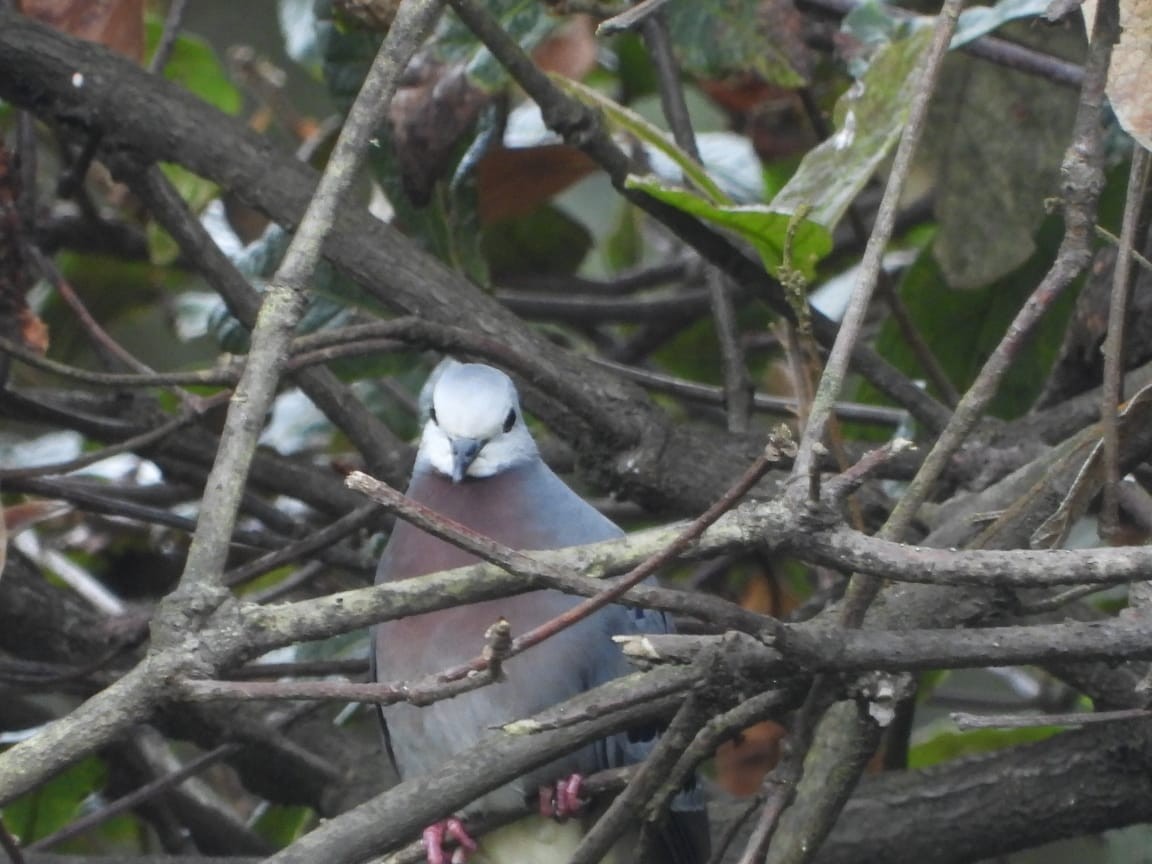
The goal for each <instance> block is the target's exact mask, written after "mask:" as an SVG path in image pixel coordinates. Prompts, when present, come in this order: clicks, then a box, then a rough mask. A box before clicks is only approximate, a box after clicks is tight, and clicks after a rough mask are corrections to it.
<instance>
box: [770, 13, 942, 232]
mask: <svg viewBox="0 0 1152 864" xmlns="http://www.w3.org/2000/svg"><path fill="white" fill-rule="evenodd" d="M931 35H932V34H931V32H930V31H928V30H920V31H916V32H914V33H912V34H910V35H909V36H908V37H907V38H905V39H900V40H898V41H896V42H893V43H892V44H890V45H887V46H885V47H884V48H881V49H880V50H879V51H878V52H877V53H876V55H875V57H874V59H873V60H872V63H871V64H870V65H869V66H868V69H867V71H866V72H865V73H864V75H863V76H862V77H861V78H860V80H859V81H857V82H856V83H855V84H853V85H852V87H851V88H850V89H849V90H848V92H847V93H845V94H844V95H843V96H841V97H840V100H839V101H838V102H837V103H836V110H835V121H836V133H835V134H834V135H832V137H831V138H829V139H828V140H827V141H824V142H823V143H822V144H820V145H819V146H818V147H816V148H815V149H814V150H812V151H811V152H810V153H808V155H807V156H805V157H804V160H803V161H802V162H801V163H800V167H799V169H797V171H796V173H795V174H794V175H793V177H792V179H791V180H789V181H788V183H787V184H786V185H785V186H784V188H783V189H781V190H780V192H779V194H777V195H776V197H775V198H774V199H773V200H772V204H771V207H772V210H774V211H776V212H778V213H787V214H791V213H795V212H797V210H798V208H800V207H802V206H804V205H808V206H810V207H811V208H812V211H811V214H810V217H809V218H810V219H811V220H812V221H814V222H818V223H820V224H821V225H823V226H825V227H826V228H827V229H828V230H831V229H832V228H834V227H835V226H836V224H837V223H838V222H839V221H840V219H841V217H843V215H844V213H845V212H846V211H847V210H848V207H849V205H851V203H852V202H853V201H854V200H855V199H856V196H857V195H858V194H859V193H860V190H861V189H863V188H864V186H865V184H867V182H868V181H869V179H871V177H872V175H873V174H874V173H875V171H876V169H877V168H878V167H879V166H880V164H881V163H882V162H883V161H884V159H885V158H887V156H888V154H889V153H890V152H891V150H892V148H893V147H894V146H895V144H896V142H897V141H898V140H899V138H900V133H901V131H902V130H903V128H904V123H905V122H906V121H907V119H908V108H909V105H910V103H911V100H912V93H913V91H914V89H915V87H916V83H917V82H916V77H915V74H914V73H915V71H916V69H917V67H918V65H919V61H920V57H921V55H922V54H923V53H924V51H925V50H926V49H927V47H928V43H929V40H930V39H931Z"/></svg>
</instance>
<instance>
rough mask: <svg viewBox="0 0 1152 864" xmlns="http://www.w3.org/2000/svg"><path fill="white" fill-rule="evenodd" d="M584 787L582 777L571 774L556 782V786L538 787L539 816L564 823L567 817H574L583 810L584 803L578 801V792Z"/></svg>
mask: <svg viewBox="0 0 1152 864" xmlns="http://www.w3.org/2000/svg"><path fill="white" fill-rule="evenodd" d="M583 786H584V777H583V776H582V775H580V774H572V775H569V776H568V777H564V778H562V779H560V780H557V781H556V786H555V787H554V788H553V787H549V786H541V787H540V815H541V816H543V817H545V818H548V819H556V820H557V821H560V822H562V821H564V820H565V819H567V818H568V817H569V816H575V815H576V814H577V813H579V812H580V811H581V810H583V809H584V804H585V802H584V801H582V800H581V799H580V790H581V788H583Z"/></svg>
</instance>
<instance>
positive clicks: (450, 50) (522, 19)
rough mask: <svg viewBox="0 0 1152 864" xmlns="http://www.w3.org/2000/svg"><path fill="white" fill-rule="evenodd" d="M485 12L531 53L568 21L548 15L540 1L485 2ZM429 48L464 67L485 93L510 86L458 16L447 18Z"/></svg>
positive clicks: (490, 0)
mask: <svg viewBox="0 0 1152 864" xmlns="http://www.w3.org/2000/svg"><path fill="white" fill-rule="evenodd" d="M484 8H485V9H486V10H487V12H488V14H489V15H491V16H492V17H493V18H495V19H496V20H497V21H498V22H499V24H500V27H501V28H502V29H503V30H504V32H505V33H507V34H508V35H509V36H511V37H512V38H513V39H514V40H516V43H517V44H518V45H519V46H520V47H521V48H523V49H524V50H525V51H528V52H530V51H531V50H532V49H533V48H535V47H536V46H537V45H539V44H540V43H541V42H543V41H544V39H545V38H546V37H547V36H548V35H549V34H551V33H552V31H553V30H555V29H556V28H557V27H559V26H560V25H561V24H563V23H564V22H565V20H566V19H565V18H563V17H561V16H558V15H551V14H549V12H548V7H547V4H545V3H541V2H540V0H485V3H484ZM430 44H431V46H432V48H433V51H434V52H435V53H436V55H437V56H438V57H439V59H441V60H444V61H445V62H448V63H463V64H464V66H465V69H466V71H467V73H468V77H469V78H470V79H471V80H472V81H473V82H474V83H475V84H477V85H479V86H481V87H484V88H485V89H488V90H496V89H498V88H500V87H502V86H504V85H505V84H506V83H507V82H508V73H507V72H506V71H505V70H504V67H503V66H501V65H500V63H499V62H497V60H496V58H495V57H493V56H492V54H491V53H490V52H489V51H488V49H487V48H485V47H484V46H483V45H481V44H480V43H479V41H478V40H477V39H476V37H475V36H474V35H473V34H472V31H471V30H469V29H468V28H467V27H466V26H464V24H463V22H461V21H460V19H459V18H457V17H456V16H455V15H445V16H444V18H443V20H442V21H441V23H440V27H439V28H438V30H437V32H436V35H435V37H434V38H433V39H432V40H431V42H430Z"/></svg>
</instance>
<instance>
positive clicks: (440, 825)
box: [421, 817, 476, 864]
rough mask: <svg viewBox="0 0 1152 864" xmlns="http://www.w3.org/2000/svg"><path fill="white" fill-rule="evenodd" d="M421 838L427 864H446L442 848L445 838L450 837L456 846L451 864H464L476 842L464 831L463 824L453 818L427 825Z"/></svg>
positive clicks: (444, 852)
mask: <svg viewBox="0 0 1152 864" xmlns="http://www.w3.org/2000/svg"><path fill="white" fill-rule="evenodd" d="M421 837H422V838H423V840H424V849H425V850H426V851H427V854H428V864H447V862H448V860H449V859H448V858H447V850H446V849H445V848H444V838H445V837H451V838H452V839H453V840H455V841H456V844H457V846H456V850H455V851H454V852H453V853H452V859H451V864H464V862H466V861H467V860H468V856H469V855H471V854H472V853H473V852H475V851H476V841H475V840H473V839H472V837H471V835H470V834H469V833H468V832H467V831H466V830H464V824H463V823H462V822H461V821H460V820H459V819H457V818H455V817H453V818H451V819H445V820H444V821H443V822H437V823H436V824H435V825H429V826H428V827H427V828H425V829H424V833H423V834H422V835H421Z"/></svg>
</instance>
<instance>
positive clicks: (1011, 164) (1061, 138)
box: [924, 25, 1077, 288]
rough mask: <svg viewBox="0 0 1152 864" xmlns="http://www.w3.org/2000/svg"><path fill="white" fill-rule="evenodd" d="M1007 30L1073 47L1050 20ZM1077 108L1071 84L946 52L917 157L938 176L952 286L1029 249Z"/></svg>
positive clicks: (989, 272)
mask: <svg viewBox="0 0 1152 864" xmlns="http://www.w3.org/2000/svg"><path fill="white" fill-rule="evenodd" d="M1011 32H1012V33H1013V34H1014V35H1015V36H1017V37H1018V38H1019V39H1020V40H1022V41H1024V42H1029V41H1031V42H1034V43H1037V44H1036V47H1043V49H1044V50H1046V51H1049V52H1053V53H1057V54H1059V53H1062V49H1064V51H1066V50H1067V49H1068V48H1073V49H1074V48H1075V47H1076V46H1075V42H1076V41H1077V37H1076V36H1074V35H1073V34H1071V33H1067V34H1064V33H1060V32H1057V31H1054V30H1052V29H1051V28H1045V32H1044V33H1043V38H1042V40H1040V41H1038V40H1037V39H1036V36H1035V35H1034V34H1031V33H1028V32H1024V25H1019V27H1018V28H1013V29H1012V31H1011ZM1075 111H1076V94H1075V92H1073V91H1071V90H1068V89H1066V88H1061V87H1053V86H1052V84H1051V83H1050V82H1048V81H1045V80H1043V79H1041V78H1038V77H1036V76H1035V75H1028V74H1025V73H1023V72H1016V71H1013V70H1010V69H1004V68H1002V67H999V66H995V65H993V64H991V63H988V62H987V61H984V60H980V59H977V58H975V57H969V56H967V55H963V54H955V55H952V56H951V57H949V58H948V60H947V62H946V64H945V66H944V70H943V72H942V74H941V78H940V83H939V86H938V87H937V93H936V96H935V98H934V100H933V107H932V111H931V114H930V116H929V122H928V127H927V129H926V131H925V139H924V156H925V158H926V159H928V160H931V162H930V164H931V165H932V168H933V175H934V176H935V178H936V198H935V210H936V216H937V218H938V220H939V222H940V232H939V234H937V236H936V245H935V252H936V257H937V258H938V259H939V261H940V265H941V268H942V269H943V271H944V274H945V277H946V278H947V280H948V284H949V285H950V286H952V287H953V288H976V287H979V286H982V285H987V284H989V283H990V282H992V281H994V280H996V279H999V278H1000V277H1001V276H1003V275H1004V274H1005V273H1008V272H1010V271H1011V270H1013V269H1015V268H1016V267H1019V266H1020V265H1021V264H1022V263H1023V262H1024V261H1026V260H1027V259H1028V257H1029V256H1030V255H1031V254H1032V252H1033V251H1034V250H1035V248H1036V247H1035V243H1034V240H1033V235H1034V234H1035V232H1036V228H1037V226H1038V225H1039V224H1040V222H1041V220H1042V219H1043V218H1044V199H1045V198H1047V197H1049V196H1051V195H1053V194H1055V192H1056V190H1057V182H1058V175H1059V170H1060V161H1061V159H1062V157H1063V154H1064V150H1065V149H1066V147H1067V146H1068V134H1069V132H1070V130H1071V128H1072V119H1073V116H1074V114H1075Z"/></svg>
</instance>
